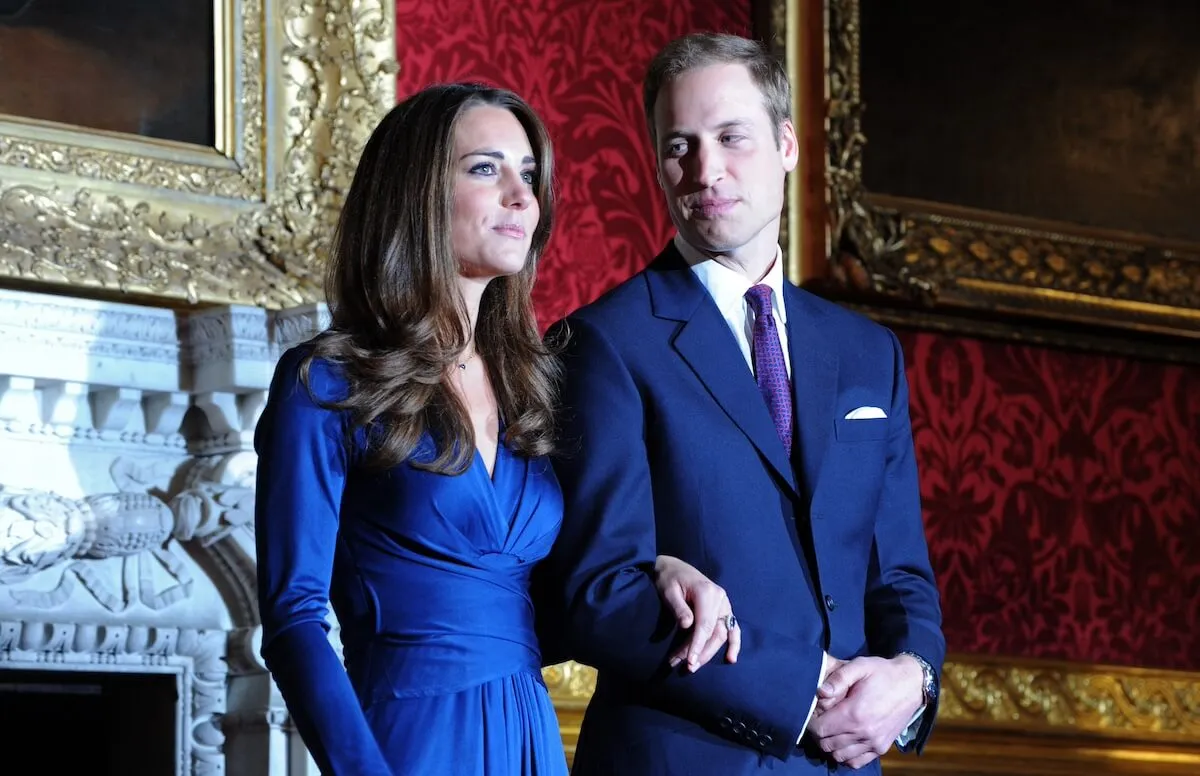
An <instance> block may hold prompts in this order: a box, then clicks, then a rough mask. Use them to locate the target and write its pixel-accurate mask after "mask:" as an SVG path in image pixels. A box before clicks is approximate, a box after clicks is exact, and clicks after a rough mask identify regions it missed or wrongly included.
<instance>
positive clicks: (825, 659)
mask: <svg viewBox="0 0 1200 776" xmlns="http://www.w3.org/2000/svg"><path fill="white" fill-rule="evenodd" d="M828 671H829V654H828V653H827V652H822V653H821V675H820V676H819V677H818V678H817V687H818V688H820V686H821V685H823V684H825V676H826V672H828ZM816 710H817V695H816V693H814V694H813V699H812V705H811V706H809V707H808V716H807V717H805V718H804V727H802V728H800V735H799V737H798V738H796V746H800V740H801V739H803V738H804V732H805V731H806V730H808V723H809V722H811V721H812V715H813V712H814V711H816ZM921 710H922V711H924V710H925V709H924V707H922V708H921ZM906 732H907V731H906Z"/></svg>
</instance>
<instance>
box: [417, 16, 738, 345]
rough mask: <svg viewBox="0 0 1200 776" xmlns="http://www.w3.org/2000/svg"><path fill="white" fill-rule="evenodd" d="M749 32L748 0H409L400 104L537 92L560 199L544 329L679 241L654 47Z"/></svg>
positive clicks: (540, 301)
mask: <svg viewBox="0 0 1200 776" xmlns="http://www.w3.org/2000/svg"><path fill="white" fill-rule="evenodd" d="M749 27H750V6H749V3H745V2H742V3H723V2H711V0H511V2H504V3H495V2H485V0H438V1H436V2H424V1H423V0H397V3H396V45H397V49H398V57H399V62H400V73H399V76H398V79H399V82H398V86H399V89H398V91H399V95H400V96H401V97H403V96H405V95H408V94H411V93H412V92H413V91H415V90H416V89H419V88H421V87H422V86H425V85H427V84H429V83H433V82H437V81H448V80H459V79H471V80H480V81H485V82H488V83H492V84H495V85H498V86H503V87H505V88H508V89H512V90H514V91H516V92H517V93H518V94H520V95H522V96H523V97H525V98H526V99H527V100H529V102H530V104H532V105H533V107H534V109H535V110H537V111H538V113H539V114H540V115H541V116H542V118H543V119H544V120H545V121H546V124H547V125H548V126H549V128H550V133H551V136H552V138H553V140H554V143H555V151H556V161H557V164H558V170H557V174H556V178H557V181H556V183H557V190H558V195H559V199H558V223H557V226H556V228H555V234H554V237H553V239H552V240H551V244H550V249H549V251H548V253H547V256H546V257H545V259H544V260H543V262H542V267H541V269H540V274H539V282H538V285H537V290H536V292H535V297H536V302H537V307H538V315H539V319H540V321H541V322H542V325H543V327H545V326H548V325H549V324H551V323H553V322H554V321H555V320H558V319H559V318H561V317H562V316H564V315H566V314H567V313H570V312H571V311H572V310H574V309H575V308H577V307H579V306H580V305H582V304H585V303H587V302H590V301H591V300H592V299H594V298H595V297H597V296H599V295H600V294H601V293H602V292H604V291H605V290H607V289H608V288H611V287H612V286H615V285H616V284H617V283H619V282H621V281H622V280H624V279H625V278H627V277H629V276H630V275H632V274H633V273H634V272H636V271H638V270H639V269H641V268H642V267H644V266H645V265H646V264H647V263H648V262H649V261H650V259H652V258H653V257H654V256H655V255H657V254H658V252H659V251H660V250H661V249H662V248H663V246H664V245H665V244H666V240H667V239H668V238H669V236H670V234H671V224H670V220H669V218H668V217H667V213H666V210H665V208H664V206H663V204H662V195H661V193H660V192H659V190H658V185H657V183H656V182H655V180H654V165H653V156H652V154H651V150H650V144H649V141H648V139H647V137H646V123H645V119H643V117H642V99H641V81H642V76H643V74H644V73H645V69H646V65H647V64H648V63H649V61H650V58H651V57H652V56H653V55H654V52H655V51H656V50H657V49H658V48H659V47H660V46H662V45H663V44H664V43H666V42H667V41H668V40H670V39H671V38H673V37H675V36H677V35H682V34H685V33H687V32H692V31H695V30H720V31H725V32H736V33H741V34H745V33H747V32H748V31H749Z"/></svg>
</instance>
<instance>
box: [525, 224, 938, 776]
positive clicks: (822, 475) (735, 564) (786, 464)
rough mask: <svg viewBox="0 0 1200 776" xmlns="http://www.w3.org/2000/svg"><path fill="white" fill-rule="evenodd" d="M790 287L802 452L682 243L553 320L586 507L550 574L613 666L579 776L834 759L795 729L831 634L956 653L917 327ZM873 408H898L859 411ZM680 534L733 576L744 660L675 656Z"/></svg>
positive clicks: (844, 641)
mask: <svg viewBox="0 0 1200 776" xmlns="http://www.w3.org/2000/svg"><path fill="white" fill-rule="evenodd" d="M785 304H786V309H787V328H788V348H789V351H790V357H791V366H792V384H793V391H794V407H795V412H794V416H795V423H796V427H795V430H794V434H793V439H794V442H793V454H792V456H791V458H790V459H789V456H788V454H787V452H786V451H785V448H784V447H783V444H782V442H781V441H780V440H779V437H778V435H777V434H776V432H775V427H774V425H773V423H772V420H771V417H770V414H769V411H768V409H767V406H766V403H765V402H764V401H763V398H762V395H761V394H760V393H759V390H758V386H757V384H756V383H755V380H754V377H753V374H752V372H751V370H750V369H749V367H748V365H747V363H746V360H745V358H744V357H743V356H742V353H741V351H740V350H739V349H738V346H737V343H736V341H735V340H734V337H733V334H732V332H731V331H730V330H729V327H728V325H727V324H726V322H725V321H724V319H723V318H722V317H721V315H720V312H719V311H718V309H717V306H716V304H715V302H713V300H712V298H711V296H710V295H709V294H708V292H707V290H706V289H705V288H704V287H703V285H701V283H700V282H699V280H698V279H697V278H696V276H695V274H694V273H693V272H692V271H691V270H690V269H689V268H688V267H687V266H686V264H685V263H684V260H683V258H682V257H681V256H680V255H679V253H678V251H677V250H676V249H675V248H674V247H673V246H670V245H669V246H668V247H667V249H666V250H665V251H664V252H663V253H662V254H661V255H660V256H659V257H658V258H657V259H656V260H655V261H654V262H653V263H652V264H651V265H650V267H648V268H647V269H646V270H645V271H643V272H641V273H639V274H637V275H635V276H634V277H633V278H631V279H630V280H628V281H626V282H625V283H623V284H621V285H620V286H618V287H617V288H615V289H613V290H612V291H610V292H608V293H607V294H605V295H604V296H603V297H601V298H600V299H598V300H597V301H595V302H593V303H592V304H589V305H587V306H585V307H583V308H582V309H580V310H578V311H576V312H575V313H574V314H572V315H571V316H569V317H568V318H567V319H565V320H564V321H560V322H559V323H557V324H555V326H553V327H552V328H551V330H550V331H549V332H548V333H547V338H548V340H549V341H554V342H558V343H560V344H563V347H564V350H563V358H564V369H565V374H564V382H563V395H562V412H561V417H560V450H559V452H558V454H557V455H556V457H555V459H554V462H555V469H556V473H557V474H558V477H559V480H560V483H561V485H562V488H563V493H564V497H565V509H566V512H565V518H564V521H563V525H562V531H561V533H560V536H559V539H558V541H557V543H556V544H555V548H554V551H553V552H552V554H551V556H550V558H549V559H548V561H547V563H548V571H549V573H550V574H552V575H553V577H554V578H556V579H557V580H558V581H559V583H560V584H561V588H560V589H561V590H563V591H565V597H564V598H563V599H562V601H561V602H560V603H561V605H562V606H563V607H565V613H564V616H565V619H566V623H567V633H568V638H569V641H570V648H571V651H572V655H573V656H574V657H575V658H576V659H577V660H578V661H580V662H582V663H585V664H587V665H591V666H594V667H596V668H597V669H598V671H599V678H598V686H597V688H596V692H595V694H594V695H593V697H592V700H591V702H590V703H589V707H588V711H587V713H586V715H585V719H584V723H583V727H582V730H581V733H580V741H579V748H578V750H577V753H576V759H575V772H576V773H577V774H618V773H619V774H701V773H722V774H738V773H757V772H759V770H760V769H770V770H772V771H773V772H776V773H825V772H827V769H828V767H829V764H828V763H827V762H826V761H823V760H822V759H821V755H820V753H819V752H817V751H815V749H813V748H812V747H806V748H797V746H796V740H797V738H798V736H799V734H800V732H801V729H802V727H803V725H804V722H805V719H806V717H807V715H808V711H809V708H810V706H811V704H812V700H813V697H814V695H815V692H816V688H817V684H818V675H819V672H820V667H821V658H822V652H823V651H828V652H829V653H830V654H832V655H833V656H835V657H838V658H843V659H846V658H851V657H854V656H859V655H868V654H869V655H878V656H883V657H891V656H892V655H894V654H895V653H897V652H899V651H902V650H912V651H914V652H916V653H918V654H920V655H921V656H922V657H924V658H925V659H926V660H928V661H929V662H930V664H932V665H933V666H934V667H935V669H936V670H938V671H939V672H940V670H941V666H942V663H943V660H944V655H945V641H944V638H943V636H942V631H941V610H940V607H939V602H938V593H937V588H936V586H935V584H934V579H933V573H932V570H931V569H930V565H929V557H928V551H927V548H926V544H925V537H924V531H923V526H922V521H921V507H920V496H919V491H918V485H917V468H916V463H915V460H914V455H913V442H912V431H911V428H910V423H909V413H908V388H907V383H906V380H905V374H904V364H903V355H902V352H901V349H900V346H899V343H898V342H897V340H896V338H895V336H894V335H893V334H892V333H891V332H890V331H888V330H887V329H885V328H883V327H881V326H879V325H877V324H875V323H874V322H872V321H870V320H869V319H867V318H865V317H863V316H860V315H857V314H855V313H852V312H850V311H848V310H846V309H844V308H842V307H839V306H837V305H835V304H833V303H831V302H828V301H825V300H822V299H820V298H819V297H816V296H814V295H812V294H809V293H807V292H805V291H802V290H800V289H798V288H796V287H795V286H793V285H792V284H790V283H787V284H786V290H785ZM863 406H874V407H879V408H880V409H882V410H883V411H884V412H886V414H887V418H886V419H872V420H846V419H845V416H846V414H847V413H849V412H850V411H851V410H854V409H855V408H857V407H863ZM660 553H661V554H667V555H674V556H677V557H680V558H682V559H684V560H686V561H688V562H689V563H691V564H693V565H695V566H696V567H697V568H699V569H700V570H701V571H702V572H704V573H705V574H707V575H708V576H709V577H710V578H711V579H713V580H714V581H715V582H717V583H718V584H720V585H721V586H723V587H724V588H725V590H726V591H727V592H728V594H729V598H730V600H731V602H732V604H733V609H734V612H735V613H736V614H737V616H738V621H739V623H740V627H741V628H742V653H741V657H740V659H739V661H738V662H737V664H735V665H729V664H726V663H724V662H723V659H722V658H721V657H720V656H718V657H717V658H715V659H714V660H713V661H712V662H711V663H710V664H709V665H707V666H705V667H703V668H701V669H700V671H699V672H697V673H696V674H692V675H688V674H686V673H684V672H682V671H680V670H675V671H672V670H670V669H668V668H667V667H666V660H667V658H668V657H669V654H670V652H671V651H672V649H673V648H675V647H676V646H677V645H678V644H679V643H681V639H682V638H683V636H684V635H686V634H683V633H680V632H678V631H677V629H676V628H675V626H674V620H673V617H672V616H671V614H670V612H669V611H668V610H667V609H666V608H665V607H664V606H663V605H662V603H661V602H660V598H659V596H658V594H657V592H656V590H655V588H654V581H653V572H652V569H653V564H654V560H655V557H656V556H657V555H658V554H660ZM935 713H936V708H929V709H927V710H926V712H925V716H924V718H923V724H922V729H921V731H920V734H919V736H918V747H919V746H921V745H923V743H924V740H925V738H926V737H927V736H928V734H929V729H930V726H931V724H932V721H933V718H934V716H935ZM877 768H878V765H877V764H875V765H873V766H871V768H869V769H865V772H871V771H872V770H875V769H877Z"/></svg>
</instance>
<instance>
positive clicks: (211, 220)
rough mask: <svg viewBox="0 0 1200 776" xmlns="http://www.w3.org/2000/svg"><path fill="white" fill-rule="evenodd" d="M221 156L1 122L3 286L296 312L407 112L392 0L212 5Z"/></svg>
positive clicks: (313, 292)
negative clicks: (347, 203) (365, 155)
mask: <svg viewBox="0 0 1200 776" xmlns="http://www.w3.org/2000/svg"><path fill="white" fill-rule="evenodd" d="M213 6H214V11H215V12H214V19H215V31H214V32H215V35H214V39H215V41H216V44H215V52H214V53H215V57H214V59H215V62H216V65H217V67H216V73H215V76H216V77H215V84H216V89H215V94H216V103H217V104H216V106H215V108H216V110H215V113H216V117H217V122H216V124H217V126H216V133H215V134H216V143H215V144H214V147H212V148H205V147H201V146H192V145H186V144H182V143H172V142H166V141H157V140H151V139H146V138H141V137H134V136H128V135H119V134H115V133H106V132H99V131H91V130H87V129H83V128H79V127H69V126H63V125H57V124H49V123H46V122H36V121H32V120H26V119H22V118H18V117H8V116H0V284H3V285H16V286H22V285H24V286H34V287H39V288H49V289H51V290H54V291H55V292H61V293H72V292H74V291H78V292H83V293H88V294H93V295H94V294H100V295H103V296H112V297H118V298H119V297H120V296H122V295H136V296H137V297H139V298H143V299H144V298H149V299H151V300H159V301H161V302H163V303H168V304H178V303H181V302H187V303H224V304H230V303H236V304H249V305H259V306H263V307H269V308H280V307H289V306H293V305H297V304H301V303H304V302H310V301H317V300H318V299H319V297H320V294H321V291H320V286H321V283H320V278H321V266H322V264H323V261H324V256H325V253H326V249H327V245H328V242H329V239H330V236H331V234H332V230H333V226H334V224H335V223H336V218H337V208H338V207H339V205H340V201H341V196H342V194H343V192H344V191H345V189H346V188H347V187H348V186H349V182H350V179H351V177H352V174H353V169H354V165H355V163H356V161H357V158H358V153H359V151H360V149H361V147H362V144H363V143H364V142H365V140H366V138H367V136H368V135H369V134H370V131H371V130H372V129H373V128H374V126H375V124H376V123H377V122H378V120H379V119H380V118H381V117H382V115H383V113H384V112H386V111H387V110H388V109H389V108H390V107H391V106H392V104H393V103H394V102H395V94H396V81H395V74H396V70H397V66H396V63H395V56H396V52H395V3H394V2H392V1H391V0H346V1H342V0H213Z"/></svg>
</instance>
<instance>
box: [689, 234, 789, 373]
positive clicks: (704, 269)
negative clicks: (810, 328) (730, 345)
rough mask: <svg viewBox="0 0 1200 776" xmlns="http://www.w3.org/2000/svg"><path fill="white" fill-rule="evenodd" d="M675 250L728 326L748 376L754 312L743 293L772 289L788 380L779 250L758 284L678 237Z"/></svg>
mask: <svg viewBox="0 0 1200 776" xmlns="http://www.w3.org/2000/svg"><path fill="white" fill-rule="evenodd" d="M675 248H676V249H678V251H679V253H680V254H681V255H682V256H683V260H684V261H686V262H687V263H688V266H690V267H691V268H692V272H693V273H695V275H696V278H697V279H699V281H700V284H701V285H703V286H704V287H705V288H706V289H707V290H708V293H709V296H711V297H712V298H713V301H714V302H716V303H717V309H718V310H720V311H721V317H722V318H724V319H725V322H726V323H727V324H729V330H730V331H732V332H733V338H734V339H736V340H737V343H738V347H739V348H741V350H742V355H743V356H744V357H745V359H746V365H747V366H749V367H750V372H751V374H753V373H754V352H753V348H752V343H753V342H754V308H753V307H751V306H750V305H749V303H747V302H746V292H747V291H749V290H750V288H751V287H752V286H756V285H759V284H765V285H768V286H770V287H771V314H772V316H773V317H774V318H775V328H776V329H778V330H779V346H780V348H782V349H783V363H784V365H785V366H786V367H787V374H788V377H789V378H790V377H791V376H792V356H791V354H790V353H788V336H787V308H786V307H785V306H784V304H783V284H784V280H783V251H782V249H780V248H779V247H778V246H776V248H775V261H774V262H772V263H771V268H770V269H768V270H767V274H766V275H764V276H763V278H762V280H759V281H758V283H751V282H750V280H748V279H747V278H746V276H745V275H743V274H742V273H740V272H737V271H735V270H732V269H729V268H728V267H726V266H725V265H724V264H720V263H718V262H717V261H715V260H713V259H711V258H709V257H708V256H705V255H704V254H703V253H701V252H700V251H698V250H696V249H695V248H693V247H692V246H691V245H688V244H687V243H686V242H684V240H683V238H682V237H680V236H679V235H678V234H677V235H675Z"/></svg>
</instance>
